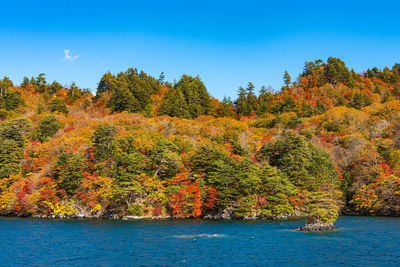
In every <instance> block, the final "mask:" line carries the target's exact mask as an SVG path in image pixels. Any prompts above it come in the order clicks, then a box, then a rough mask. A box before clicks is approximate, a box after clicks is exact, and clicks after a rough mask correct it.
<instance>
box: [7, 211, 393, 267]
mask: <svg viewBox="0 0 400 267" xmlns="http://www.w3.org/2000/svg"><path fill="white" fill-rule="evenodd" d="M302 224H303V221H209V220H163V221H144V220H143V221H142V220H141V221H110V220H40V219H22V218H7V217H3V218H0V242H1V246H0V265H2V266H10V265H24V266H26V265H30V266H32V265H36V266H37V265H39V266H65V265H76V266H99V265H100V266H104V265H121V266H127V265H129V266H132V265H167V266H170V265H172V266H175V265H178V266H180V265H183V266H216V265H217V266H221V265H245V266H255V265H256V266H257V265H258V266H272V265H284V266H286V265H291V266H310V265H319V266H321V265H322V266H335V265H342V266H400V218H381V217H376V218H373V217H341V218H339V220H338V221H337V222H336V226H338V227H340V229H338V230H336V231H332V232H324V233H301V232H294V231H291V230H290V229H292V228H294V227H297V226H300V225H302Z"/></svg>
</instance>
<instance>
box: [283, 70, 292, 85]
mask: <svg viewBox="0 0 400 267" xmlns="http://www.w3.org/2000/svg"><path fill="white" fill-rule="evenodd" d="M283 83H284V84H285V87H286V88H289V86H290V84H291V83H292V77H290V75H289V72H287V71H286V70H285V73H284V74H283Z"/></svg>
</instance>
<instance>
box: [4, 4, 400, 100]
mask: <svg viewBox="0 0 400 267" xmlns="http://www.w3.org/2000/svg"><path fill="white" fill-rule="evenodd" d="M399 12H400V3H398V1H381V2H378V1H349V0H348V1H342V0H339V1H252V0H248V1H209V0H203V1H143V0H142V1H120V0H113V1H101V0H98V1H83V0H81V1H75V0H72V1H17V0H16V1H6V2H5V3H2V14H1V16H0V36H1V38H0V75H1V76H9V77H10V78H11V79H12V80H13V81H14V82H17V83H19V82H21V80H22V78H23V77H24V76H29V77H30V76H36V75H38V74H39V73H46V76H47V79H48V81H49V82H51V81H53V80H57V81H59V82H61V83H62V84H70V83H71V82H72V81H74V82H76V83H77V84H78V85H79V86H80V87H84V88H92V89H95V88H96V86H97V83H98V81H99V79H100V77H101V76H102V75H103V74H104V73H105V72H107V71H111V72H112V73H117V72H119V71H125V70H126V69H127V68H128V67H136V68H138V69H142V70H144V71H145V72H147V73H149V74H151V75H154V76H157V77H158V75H159V74H160V72H162V71H164V72H165V74H166V78H167V80H170V81H173V80H174V79H179V77H180V76H181V75H182V74H183V73H186V74H191V75H200V77H201V78H202V80H203V81H204V83H205V84H206V86H207V88H208V90H209V91H210V92H211V94H212V95H213V96H215V97H218V98H222V97H223V96H224V95H227V96H232V97H235V96H236V91H237V89H238V87H239V86H241V85H242V86H246V85H247V83H248V82H249V81H252V82H253V83H254V84H255V85H256V87H257V89H258V88H259V87H260V86H261V85H271V86H272V87H274V88H275V89H279V88H280V87H281V86H282V74H283V72H284V71H285V70H288V71H289V73H290V74H291V75H292V77H297V75H298V73H300V72H301V71H302V68H303V65H304V62H305V61H311V60H315V59H318V58H321V59H324V60H326V59H327V58H328V57H329V56H334V57H340V58H341V59H343V60H344V61H345V62H346V64H347V65H348V66H349V67H350V68H354V69H355V70H356V71H358V72H360V71H363V70H366V69H367V68H369V67H373V66H377V67H378V68H383V67H385V66H389V67H391V66H392V65H393V64H394V63H395V62H400V22H399ZM65 50H69V53H68V55H69V56H70V57H67V58H65V52H64V51H65Z"/></svg>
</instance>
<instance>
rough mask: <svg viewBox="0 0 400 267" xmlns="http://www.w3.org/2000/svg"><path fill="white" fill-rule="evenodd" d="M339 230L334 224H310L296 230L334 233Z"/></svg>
mask: <svg viewBox="0 0 400 267" xmlns="http://www.w3.org/2000/svg"><path fill="white" fill-rule="evenodd" d="M335 229H338V228H337V227H336V226H334V225H333V223H310V224H306V225H303V226H300V227H297V228H295V229H294V230H295V231H299V232H317V231H332V230H335Z"/></svg>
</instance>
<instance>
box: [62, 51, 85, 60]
mask: <svg viewBox="0 0 400 267" xmlns="http://www.w3.org/2000/svg"><path fill="white" fill-rule="evenodd" d="M70 52H71V50H69V49H66V50H64V59H63V61H70V62H72V61H75V60H76V59H77V58H78V57H80V56H81V55H76V56H72V55H70V54H69V53H70Z"/></svg>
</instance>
